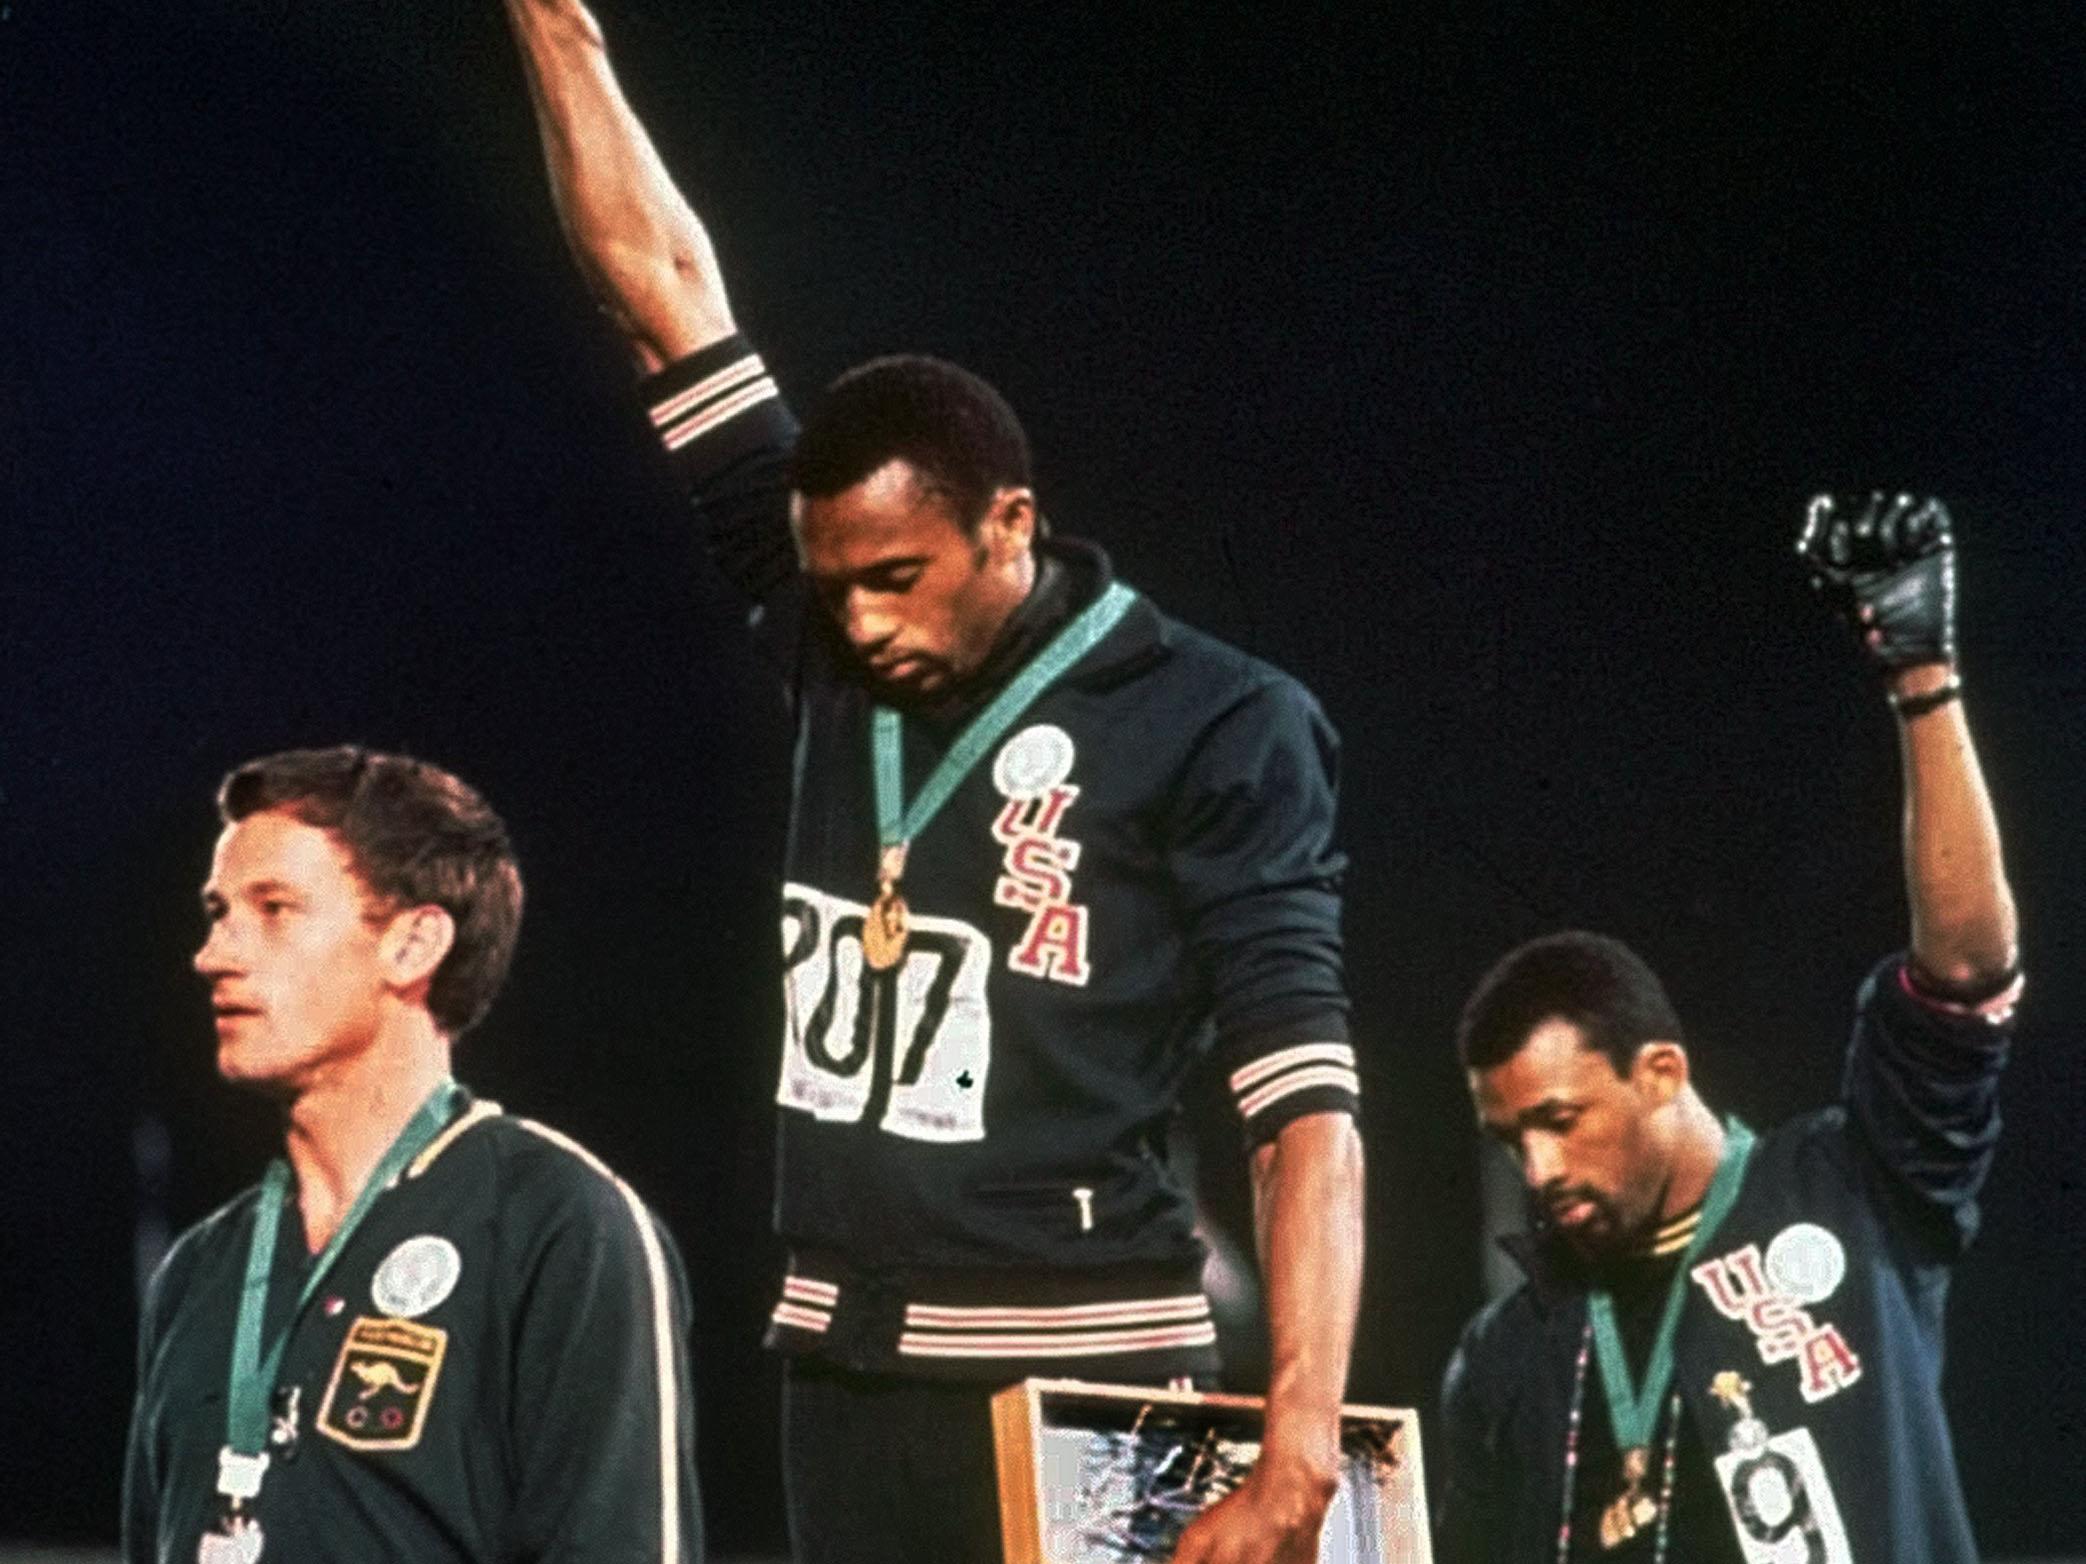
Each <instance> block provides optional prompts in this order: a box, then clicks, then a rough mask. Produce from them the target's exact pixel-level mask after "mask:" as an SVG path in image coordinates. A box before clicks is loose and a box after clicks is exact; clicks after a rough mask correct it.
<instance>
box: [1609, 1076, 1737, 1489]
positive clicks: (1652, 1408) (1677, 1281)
mask: <svg viewBox="0 0 2086 1564" xmlns="http://www.w3.org/2000/svg"><path fill="white" fill-rule="evenodd" d="M1752 1155H1753V1132H1752V1131H1751V1130H1749V1129H1747V1128H1746V1127H1745V1125H1743V1124H1741V1123H1740V1122H1739V1121H1738V1120H1737V1119H1735V1118H1727V1119H1725V1120H1724V1154H1723V1155H1722V1156H1721V1157H1719V1158H1718V1159H1717V1171H1716V1176H1715V1177H1714V1178H1712V1179H1711V1180H1710V1181H1709V1193H1708V1194H1706V1195H1704V1196H1703V1197H1702V1219H1701V1221H1699V1222H1698V1223H1696V1225H1695V1236H1694V1237H1693V1238H1692V1239H1690V1240H1689V1241H1688V1247H1687V1251H1686V1252H1685V1253H1684V1254H1682V1255H1681V1257H1680V1264H1679V1265H1677V1266H1676V1267H1674V1271H1673V1280H1672V1281H1670V1282H1668V1283H1667V1284H1666V1304H1665V1308H1664V1309H1663V1310H1662V1311H1661V1313H1660V1315H1659V1333H1658V1335H1657V1336H1655V1337H1654V1338H1653V1339H1652V1345H1651V1361H1650V1362H1648V1363H1647V1364H1646V1365H1645V1367H1644V1383H1643V1384H1642V1385H1638V1386H1632V1385H1631V1383H1630V1365H1629V1360H1628V1359H1627V1358H1626V1357H1625V1356H1624V1354H1623V1346H1622V1332H1621V1331H1619V1330H1617V1329H1616V1326H1615V1300H1614V1298H1613V1297H1611V1296H1610V1295H1609V1294H1608V1293H1607V1292H1606V1291H1605V1290H1603V1289H1600V1288H1596V1289H1594V1291H1592V1292H1590V1293H1588V1294H1587V1298H1586V1312H1587V1314H1588V1315H1589V1316H1590V1317H1591V1319H1592V1322H1593V1343H1594V1356H1595V1358H1596V1360H1597V1361H1598V1362H1599V1363H1600V1365H1601V1389H1602V1391H1603V1392H1604V1393H1605V1394H1606V1396H1607V1398H1608V1423H1609V1426H1610V1427H1611V1428H1613V1429H1614V1430H1615V1447H1616V1449H1618V1450H1635V1449H1642V1448H1644V1447H1646V1446H1648V1445H1650V1443H1651V1435H1652V1430H1653V1428H1654V1427H1656V1426H1657V1424H1658V1419H1659V1404H1660V1403H1661V1402H1663V1401H1664V1400H1665V1399H1666V1391H1667V1388H1668V1387H1669V1386H1670V1385H1671V1384H1672V1383H1673V1338H1674V1336H1675V1335H1676V1334H1678V1332H1679V1330H1680V1306H1681V1304H1682V1302H1683V1301H1684V1300H1685V1299H1686V1297H1687V1290H1688V1270H1689V1267H1691V1266H1692V1265H1693V1264H1694V1263H1695V1257H1696V1255H1698V1254H1700V1253H1701V1252H1702V1250H1703V1249H1704V1248H1706V1247H1707V1246H1708V1244H1709V1241H1710V1239H1712V1238H1713V1237H1715V1236H1716V1231H1717V1229H1718V1228H1719V1227H1720V1226H1722V1225H1723V1221H1724V1218H1725V1217H1726V1216H1728V1215H1729V1214H1730V1212H1731V1206H1732V1203H1733V1202H1734V1201H1736V1200H1737V1199H1738V1186H1739V1183H1740V1182H1741V1181H1742V1180H1743V1179H1744V1178H1745V1173H1746V1162H1747V1160H1748V1159H1749V1158H1750V1157H1751V1156H1752Z"/></svg>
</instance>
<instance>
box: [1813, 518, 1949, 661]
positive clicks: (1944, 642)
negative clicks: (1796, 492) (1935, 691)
mask: <svg viewBox="0 0 2086 1564" xmlns="http://www.w3.org/2000/svg"><path fill="white" fill-rule="evenodd" d="M1796 552H1797V553H1798V554H1799V555H1800V556H1801V557H1802V559H1803V562H1804V566H1805V568H1806V569H1807V570H1809V572H1810V575H1811V585H1812V586H1814V587H1816V588H1817V589H1818V591H1819V592H1820V593H1821V594H1822V595H1823V596H1824V597H1825V599H1826V601H1827V602H1829V603H1831V604H1832V605H1833V607H1834V608H1836V609H1838V610H1839V612H1840V613H1842V614H1843V615H1845V616H1846V618H1847V621H1848V623H1849V624H1851V625H1853V626H1854V633H1855V634H1856V635H1858V636H1860V637H1861V643H1862V646H1863V647H1864V648H1865V649H1866V650H1867V651H1868V654H1869V655H1870V656H1871V657H1872V658H1874V659H1875V660H1876V661H1877V662H1878V663H1879V664H1881V665H1882V666H1883V667H1885V668H1909V667H1912V666H1913V665H1914V664H1917V663H1937V662H1953V661H1955V656H1956V543H1955V538H1954V537H1953V536H1952V535H1951V533H1950V531H1949V521H1948V508H1947V507H1946V506H1944V505H1943V504H1942V503H1941V502H1940V501H1939V500H1937V499H1923V498H1920V497H1918V496H1915V495H1911V494H1898V495H1883V494H1871V495H1870V496H1869V497H1868V498H1867V499H1865V500H1863V499H1853V498H1848V497H1845V496H1842V497H1840V498H1835V497H1834V496H1832V495H1830V494H1821V495H1819V496H1818V497H1817V498H1816V499H1814V500H1812V501H1811V504H1810V510H1809V512H1808V514H1807V515H1806V517H1805V519H1804V531H1803V536H1802V537H1800V538H1798V539H1797V540H1796Z"/></svg>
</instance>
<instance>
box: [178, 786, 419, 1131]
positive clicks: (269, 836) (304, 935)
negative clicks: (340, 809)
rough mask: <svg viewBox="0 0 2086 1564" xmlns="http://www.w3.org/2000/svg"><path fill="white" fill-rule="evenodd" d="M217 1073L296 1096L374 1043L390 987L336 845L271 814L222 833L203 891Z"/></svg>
mask: <svg viewBox="0 0 2086 1564" xmlns="http://www.w3.org/2000/svg"><path fill="white" fill-rule="evenodd" d="M203 913H204V916H205V917H206V918H207V919H208V920H209V923H210V931H209V933H208V935H207V936H206V937H205V938H204V940H203V948H202V949H201V950H199V951H197V952H196V957H195V968H196V971H197V972H199V973H200V974H202V976H203V977H204V978H205V979H206V980H207V981H208V982H209V984H210V1008H211V1012H212V1014H213V1015H214V1016H215V1018H216V1023H217V1068H218V1073H219V1074H220V1075H222V1076H223V1077H224V1078H225V1079H226V1080H228V1081H234V1082H238V1083H241V1084H245V1085H252V1086H262V1087H267V1088H269V1089H271V1090H275V1091H278V1092H282V1093H285V1094H290V1095H294V1094H296V1093H297V1092H300V1091H302V1090H304V1089H306V1088H307V1087H308V1086H310V1085H311V1084H312V1082H313V1081H314V1080H315V1079H316V1078H318V1077H319V1076H320V1075H322V1074H323V1073H324V1072H325V1071H326V1069H327V1068H328V1066H329V1065H335V1064H339V1063H342V1062H345V1061H348V1060H351V1059H353V1058H355V1057H356V1056H358V1055H359V1054H361V1053H362V1052H363V1051H364V1050H365V1049H366V1048H367V1047H368V1046H369V1044H370V1043H371V1041H372V1040H373V1039H374V1038H375V1036H376V1034H377V1029H378V1025H379V1019H380V1014H381V1001H382V999H383V997H384V995H385V994H386V993H387V992H388V991H389V987H390V985H389V982H388V980H389V979H390V978H391V977H392V975H393V973H392V965H391V963H390V962H388V961H387V960H386V950H385V930H386V926H387V924H388V923H389V922H390V921H391V920H389V919H387V918H383V917H380V916H377V915H376V913H377V909H374V908H373V907H372V906H371V903H370V898H369V893H368V891H367V890H366V888H365V887H364V886H363V883H362V880H361V877H360V876H359V875H358V874H356V872H355V869H354V865H353V863H352V861H351V860H350V858H349V856H348V852H347V849H346V848H345V847H343V846H342V845H341V844H340V842H339V840H338V838H336V837H335V836H334V834H333V833H332V832H330V831H325V830H321V829H319V828H318V827H317V826H311V825H306V824H305V823H304V822H303V821H301V820H298V819H297V818H295V817H294V816H292V815H289V814H285V813H282V812H279V811H274V810H264V811H262V812H261V813H259V814H253V815H249V816H247V817H246V818H245V819H244V820H240V821H237V822H235V823H233V824H232V825H229V826H227V827H225V829H224V832H223V834H222V835H221V836H219V837H218V840H217V851H216V853H215V855H214V856H213V858H212V860H211V865H210V879H209V881H208V883H207V884H205V885H204V887H203Z"/></svg>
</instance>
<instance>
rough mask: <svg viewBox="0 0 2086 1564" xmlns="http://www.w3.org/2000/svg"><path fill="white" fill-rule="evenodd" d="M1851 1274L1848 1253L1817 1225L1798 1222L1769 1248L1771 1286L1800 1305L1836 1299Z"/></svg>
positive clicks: (1768, 1269)
mask: <svg viewBox="0 0 2086 1564" xmlns="http://www.w3.org/2000/svg"><path fill="white" fill-rule="evenodd" d="M1846 1274H1847V1251H1846V1250H1845V1249H1844V1248H1842V1247H1841V1245H1840V1241H1839V1239H1837V1238H1835V1237H1833V1235H1832V1234H1831V1233H1829V1232H1827V1231H1826V1230H1825V1229H1824V1228H1822V1227H1820V1226H1819V1225H1818V1224H1817V1223H1816V1222H1798V1223H1797V1224H1795V1225H1794V1226H1793V1227H1785V1228H1783V1229H1782V1230H1781V1231H1780V1232H1779V1233H1777V1234H1775V1237H1774V1242H1773V1243H1771V1244H1769V1245H1768V1246H1767V1280H1768V1285H1769V1286H1771V1287H1773V1288H1774V1290H1775V1291H1776V1292H1778V1293H1780V1294H1782V1295H1783V1296H1784V1297H1785V1298H1794V1299H1795V1300H1796V1301H1797V1302H1798V1303H1816V1302H1818V1301H1819V1300H1820V1299H1822V1298H1829V1297H1831V1296H1832V1293H1833V1289H1834V1288H1836V1287H1838V1286H1839V1285H1840V1281H1841V1279H1842V1278H1843V1277H1845V1276H1846Z"/></svg>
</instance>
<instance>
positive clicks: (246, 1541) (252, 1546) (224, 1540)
mask: <svg viewBox="0 0 2086 1564" xmlns="http://www.w3.org/2000/svg"><path fill="white" fill-rule="evenodd" d="M263 1540H264V1539H263V1538H262V1536H261V1523H260V1522H259V1521H257V1520H255V1519H254V1518H253V1517H252V1516H251V1515H247V1514H244V1513H243V1512H241V1511H237V1510H234V1509H232V1508H231V1507H230V1506H226V1509H225V1514H224V1516H223V1518H222V1519H221V1520H219V1521H218V1523H217V1528H216V1530H214V1531H206V1532H204V1533H203V1540H202V1541H201V1542H200V1543H198V1544H197V1545H196V1564H257V1561H258V1560H259V1558H260V1557H261V1545H262V1542H263Z"/></svg>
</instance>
